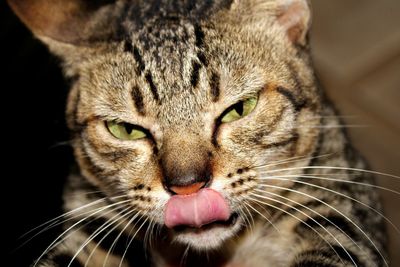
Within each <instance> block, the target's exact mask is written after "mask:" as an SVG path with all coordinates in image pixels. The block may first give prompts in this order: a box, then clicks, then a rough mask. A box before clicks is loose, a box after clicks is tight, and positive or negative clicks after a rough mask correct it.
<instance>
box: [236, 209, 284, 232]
mask: <svg viewBox="0 0 400 267" xmlns="http://www.w3.org/2000/svg"><path fill="white" fill-rule="evenodd" d="M244 204H245V205H246V206H248V207H249V208H251V209H252V210H253V211H254V212H256V213H257V214H258V215H260V216H261V217H263V218H264V219H265V220H267V222H268V223H269V224H270V225H271V226H272V227H274V229H275V230H276V231H277V232H280V231H279V229H278V228H276V226H275V225H274V224H273V223H272V222H271V220H270V219H268V218H267V217H266V216H265V215H264V214H262V213H261V212H259V211H258V210H257V209H255V208H254V207H253V206H251V205H250V204H248V203H246V202H245V203H244Z"/></svg>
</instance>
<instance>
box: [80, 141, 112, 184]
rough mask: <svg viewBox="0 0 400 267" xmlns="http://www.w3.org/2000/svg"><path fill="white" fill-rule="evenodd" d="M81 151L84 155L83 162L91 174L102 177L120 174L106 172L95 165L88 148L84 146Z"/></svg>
mask: <svg viewBox="0 0 400 267" xmlns="http://www.w3.org/2000/svg"><path fill="white" fill-rule="evenodd" d="M81 151H82V153H83V154H84V155H82V160H83V162H84V164H85V165H86V168H87V169H88V171H89V172H90V173H92V174H94V175H96V176H100V177H104V176H114V175H115V174H117V173H118V170H112V171H106V170H104V169H103V168H102V167H100V166H98V165H97V164H95V163H94V162H93V160H92V158H91V157H90V156H89V154H88V153H87V151H86V148H85V146H84V145H83V144H82V145H81Z"/></svg>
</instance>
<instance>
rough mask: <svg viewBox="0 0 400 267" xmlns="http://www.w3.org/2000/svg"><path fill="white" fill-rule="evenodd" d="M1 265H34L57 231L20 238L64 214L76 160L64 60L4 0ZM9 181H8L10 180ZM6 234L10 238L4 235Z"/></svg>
mask: <svg viewBox="0 0 400 267" xmlns="http://www.w3.org/2000/svg"><path fill="white" fill-rule="evenodd" d="M0 38H1V49H0V53H1V57H0V58H1V64H2V67H1V72H0V73H1V74H0V78H1V85H0V88H1V89H0V94H1V103H2V105H1V106H2V113H1V117H2V119H1V121H2V122H1V125H2V126H1V128H2V131H1V132H2V135H3V137H2V139H1V140H2V146H1V147H2V149H1V151H2V160H1V166H2V171H1V177H2V178H1V180H2V183H1V187H0V188H1V192H2V193H1V194H2V199H3V200H2V202H1V209H2V212H1V217H2V220H1V221H2V225H3V226H2V232H3V236H2V238H1V240H2V241H1V243H2V244H3V247H5V248H6V249H3V251H4V250H5V253H6V258H5V259H4V257H2V259H1V263H0V265H1V266H18V267H23V266H29V265H30V264H31V263H32V260H33V259H34V258H35V257H37V256H38V253H39V252H40V251H43V249H44V248H45V246H47V245H48V244H49V243H48V241H49V240H52V239H49V238H54V237H55V233H56V231H48V232H46V233H45V234H43V235H40V236H38V237H35V238H34V239H33V240H32V241H31V242H29V243H28V244H27V245H24V246H23V247H22V248H20V249H17V250H15V249H16V248H17V247H18V246H19V245H21V244H22V242H23V241H24V240H26V239H20V240H18V238H19V237H20V236H21V235H22V234H24V233H26V232H27V231H29V230H30V229H32V228H33V227H35V226H37V225H39V224H41V223H43V222H45V221H47V220H49V219H51V218H53V217H56V216H57V215H59V214H60V213H61V209H60V207H61V203H62V201H61V193H62V185H63V183H64V181H65V177H66V175H67V173H68V169H69V166H70V165H71V164H70V163H71V162H72V152H71V149H70V147H69V146H68V145H67V142H68V139H69V136H68V133H67V129H66V127H65V121H64V109H65V103H66V94H67V85H66V83H65V82H64V81H63V78H62V73H61V71H60V69H59V68H58V63H59V62H58V60H57V59H56V58H55V57H52V56H50V55H49V53H48V52H47V49H46V48H45V47H44V46H43V45H42V44H41V43H39V41H38V40H35V39H34V38H32V34H31V33H30V32H29V31H28V30H27V29H26V28H25V27H24V26H23V25H22V23H20V21H19V20H18V19H17V18H16V17H15V16H14V15H13V13H12V12H11V11H10V9H9V8H8V6H7V4H6V1H0ZM4 183H5V184H4ZM4 236H5V237H6V238H5V239H4Z"/></svg>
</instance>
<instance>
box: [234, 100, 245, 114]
mask: <svg viewBox="0 0 400 267" xmlns="http://www.w3.org/2000/svg"><path fill="white" fill-rule="evenodd" d="M233 108H234V109H235V111H236V112H237V113H238V114H239V115H240V116H243V111H244V109H243V101H242V102H239V103H237V104H236V105H234V106H233Z"/></svg>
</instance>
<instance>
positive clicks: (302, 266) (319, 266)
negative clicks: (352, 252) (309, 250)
mask: <svg viewBox="0 0 400 267" xmlns="http://www.w3.org/2000/svg"><path fill="white" fill-rule="evenodd" d="M339 266H340V265H336V264H335V265H333V264H330V263H326V262H321V261H320V260H318V259H315V260H313V259H304V260H301V261H299V262H296V263H295V264H293V265H292V266H291V267H339Z"/></svg>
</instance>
